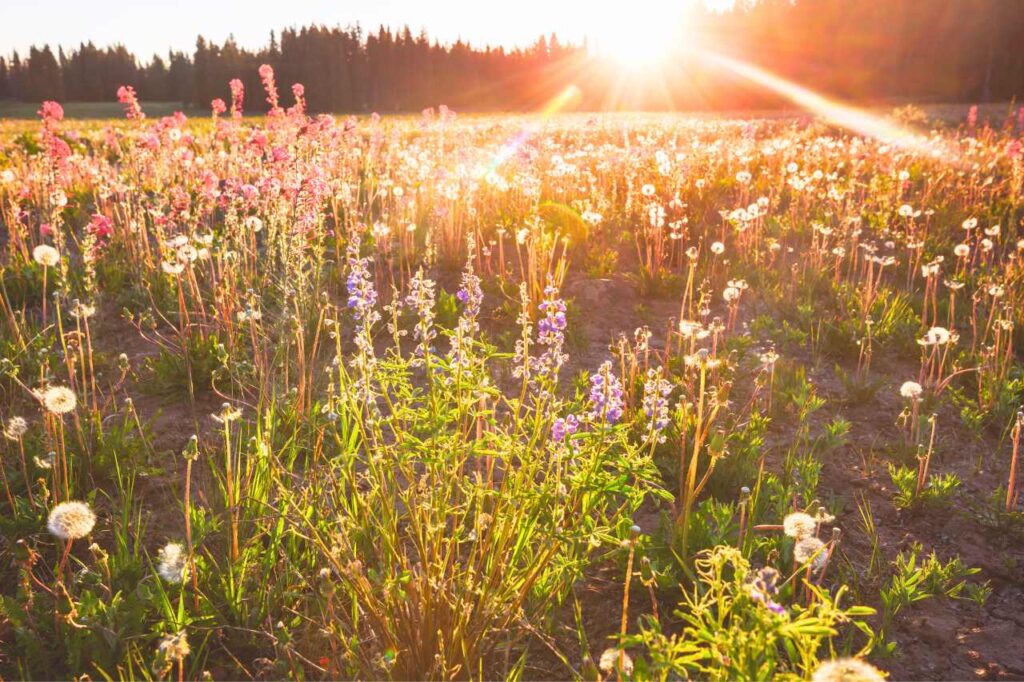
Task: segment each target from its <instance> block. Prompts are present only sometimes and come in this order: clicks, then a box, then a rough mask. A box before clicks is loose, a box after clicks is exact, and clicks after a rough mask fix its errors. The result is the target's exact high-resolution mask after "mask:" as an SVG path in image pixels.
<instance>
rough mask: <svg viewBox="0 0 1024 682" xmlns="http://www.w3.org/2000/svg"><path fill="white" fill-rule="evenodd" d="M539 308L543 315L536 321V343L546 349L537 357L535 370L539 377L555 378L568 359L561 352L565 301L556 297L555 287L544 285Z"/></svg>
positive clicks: (563, 334) (563, 340) (564, 323)
mask: <svg viewBox="0 0 1024 682" xmlns="http://www.w3.org/2000/svg"><path fill="white" fill-rule="evenodd" d="M539 308H540V311H541V312H542V313H544V317H542V318H541V319H540V321H539V322H538V323H537V343H538V344H540V345H541V346H546V349H545V351H544V354H543V355H541V356H540V357H539V358H537V361H536V371H537V374H538V375H539V376H541V377H552V378H557V376H558V370H559V369H561V367H562V365H563V364H564V363H565V361H566V360H567V359H568V356H567V355H565V353H563V352H562V347H563V345H564V344H565V327H566V319H565V301H563V300H562V299H561V298H559V297H558V288H557V287H555V286H553V285H551V284H549V285H548V286H547V287H545V289H544V300H543V301H542V302H541V304H540V306H539Z"/></svg>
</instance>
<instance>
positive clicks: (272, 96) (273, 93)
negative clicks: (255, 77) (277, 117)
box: [260, 64, 281, 114]
mask: <svg viewBox="0 0 1024 682" xmlns="http://www.w3.org/2000/svg"><path fill="white" fill-rule="evenodd" d="M260 80H261V81H262V82H263V89H264V90H266V91H267V104H269V105H270V112H271V113H272V114H276V113H277V112H278V111H280V110H281V107H280V106H278V103H277V102H278V100H277V84H276V83H275V82H274V68H273V67H272V66H270V64H263V65H262V66H260Z"/></svg>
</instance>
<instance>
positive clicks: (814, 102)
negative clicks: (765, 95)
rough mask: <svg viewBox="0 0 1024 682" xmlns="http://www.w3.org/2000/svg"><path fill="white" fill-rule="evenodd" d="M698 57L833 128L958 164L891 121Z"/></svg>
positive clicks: (716, 58) (732, 63) (736, 65)
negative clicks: (812, 114)
mask: <svg viewBox="0 0 1024 682" xmlns="http://www.w3.org/2000/svg"><path fill="white" fill-rule="evenodd" d="M698 53H699V54H700V56H701V58H702V59H704V60H705V61H706V62H709V63H711V64H714V65H716V66H718V67H720V68H723V69H725V70H727V71H731V72H732V73H734V74H736V75H738V76H741V77H743V78H745V79H747V80H749V81H751V82H753V83H756V84H757V85H759V86H761V87H763V88H765V89H767V90H770V91H772V92H774V93H776V94H778V95H781V96H782V97H785V98H786V99H788V100H789V101H791V102H793V103H794V104H796V105H797V106H798V107H800V108H802V109H804V110H806V111H809V112H811V113H814V114H817V115H818V116H820V117H821V118H823V119H825V120H826V121H828V122H829V123H832V124H833V125H837V126H839V127H841V128H846V129H847V130H850V131H853V132H854V133H857V134H859V135H864V136H865V137H872V138H874V139H876V140H880V141H882V142H885V143H888V144H892V145H895V146H897V147H899V148H901V149H904V150H906V151H910V152H914V153H918V154H925V155H930V156H939V155H942V154H945V155H946V156H947V160H949V161H955V160H956V159H955V151H954V150H950V149H942V148H940V147H938V146H936V143H935V141H934V140H932V139H929V138H928V137H926V136H924V135H921V134H919V133H916V132H914V131H912V130H909V129H907V128H904V127H903V126H900V125H898V124H897V123H896V122H894V121H892V120H890V119H888V118H884V117H882V116H878V115H875V114H873V113H871V112H870V111H868V110H866V109H863V108H860V107H855V106H851V105H849V104H844V103H842V102H838V101H836V100H833V99H830V98H828V97H825V96H824V95H822V94H819V93H817V92H814V91H813V90H811V89H809V88H806V87H804V86H802V85H798V84H797V83H794V82H792V81H790V80H786V79H785V78H782V77H781V76H778V75H776V74H774V73H771V72H770V71H767V70H765V69H762V68H760V67H757V66H754V65H753V64H749V63H747V62H743V61H740V60H738V59H733V58H731V57H727V56H725V55H721V54H716V53H714V52H711V51H708V50H698Z"/></svg>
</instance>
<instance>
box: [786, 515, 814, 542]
mask: <svg viewBox="0 0 1024 682" xmlns="http://www.w3.org/2000/svg"><path fill="white" fill-rule="evenodd" d="M817 528H818V524H817V522H816V521H815V520H814V517H813V516H811V515H810V514H805V513H803V512H793V513H792V514H787V515H786V518H785V519H783V521H782V529H783V531H784V532H785V533H786V535H788V536H789V537H791V538H796V539H797V540H799V539H800V538H805V537H810V536H812V535H814V531H815V530H817Z"/></svg>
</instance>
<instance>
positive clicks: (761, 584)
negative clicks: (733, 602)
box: [749, 566, 786, 615]
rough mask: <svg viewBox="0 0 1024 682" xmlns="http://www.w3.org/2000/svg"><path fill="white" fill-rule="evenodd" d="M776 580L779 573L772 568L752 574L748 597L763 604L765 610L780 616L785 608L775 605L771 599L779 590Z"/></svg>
mask: <svg viewBox="0 0 1024 682" xmlns="http://www.w3.org/2000/svg"><path fill="white" fill-rule="evenodd" d="M778 580H779V572H778V571H776V570H775V569H774V568H771V567H767V566H766V567H765V568H762V569H761V570H760V571H758V572H757V573H756V574H754V578H753V579H752V580H751V581H750V585H749V588H750V596H751V598H752V599H753V600H754V601H756V602H758V603H760V604H764V606H765V608H767V609H768V610H769V611H771V612H772V613H775V614H778V615H782V614H784V613H785V612H786V608H785V607H784V606H782V604H778V603H776V602H775V601H774V599H773V597H775V595H776V594H778V593H779V588H778V586H777V585H776V583H777V582H778Z"/></svg>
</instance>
